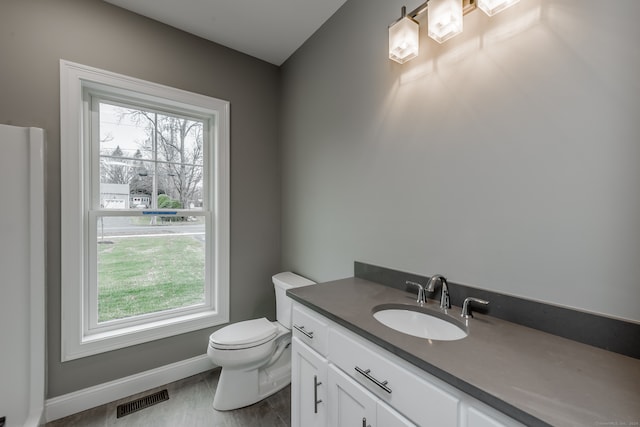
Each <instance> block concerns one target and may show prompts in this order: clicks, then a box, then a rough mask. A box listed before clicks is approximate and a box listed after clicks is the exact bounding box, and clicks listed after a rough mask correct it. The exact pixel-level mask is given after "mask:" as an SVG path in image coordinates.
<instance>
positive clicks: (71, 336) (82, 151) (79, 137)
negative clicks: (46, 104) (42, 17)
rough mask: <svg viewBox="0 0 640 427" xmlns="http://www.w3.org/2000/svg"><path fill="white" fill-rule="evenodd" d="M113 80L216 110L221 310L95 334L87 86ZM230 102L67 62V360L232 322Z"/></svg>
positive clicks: (63, 90) (113, 84) (63, 76)
mask: <svg viewBox="0 0 640 427" xmlns="http://www.w3.org/2000/svg"><path fill="white" fill-rule="evenodd" d="M92 85H93V86H98V87H105V86H108V87H109V88H110V90H111V89H112V88H113V91H114V92H120V93H122V94H127V93H131V92H133V93H135V95H136V97H137V98H139V99H140V98H141V97H142V98H144V97H146V98H147V99H148V100H151V101H153V100H155V99H163V100H170V101H171V103H172V104H174V105H176V106H183V107H184V108H185V109H191V110H194V109H195V110H200V111H202V112H203V113H205V114H212V113H213V114H215V115H216V116H217V124H216V127H215V130H216V132H215V134H214V135H213V141H214V145H215V148H214V152H213V155H212V156H211V157H210V158H211V159H213V163H214V164H213V165H212V166H213V167H210V168H209V172H210V173H211V171H212V170H216V171H217V174H216V179H214V180H213V182H214V185H215V188H214V189H213V191H214V192H215V194H216V198H215V200H213V201H212V203H211V211H212V214H213V218H212V227H213V228H212V233H211V234H212V235H213V236H215V239H211V240H212V241H211V244H212V245H213V257H214V259H213V265H212V270H213V275H212V276H213V277H212V281H213V287H212V290H215V292H216V296H215V298H214V300H215V301H216V307H215V308H207V309H203V310H202V311H200V312H197V313H190V314H183V315H180V314H179V310H178V314H177V315H176V316H175V317H171V318H162V319H159V320H155V321H151V322H148V323H145V324H142V325H134V326H127V327H122V328H118V329H115V330H107V331H101V332H97V333H88V330H87V325H86V324H85V323H86V322H85V315H84V309H83V307H84V301H83V298H85V297H86V290H87V288H86V280H87V277H86V276H87V275H86V267H85V265H84V261H83V260H84V259H85V255H84V254H85V253H87V251H88V248H87V241H88V240H87V238H86V236H87V233H89V227H88V220H87V218H88V215H86V211H85V210H86V209H87V208H86V206H85V204H84V202H83V200H84V195H85V194H86V192H85V191H86V188H85V183H84V179H83V176H84V165H85V157H84V156H86V154H87V150H88V149H89V148H88V147H89V145H88V144H87V143H86V142H85V141H88V138H89V135H88V132H87V131H86V130H85V128H84V126H83V114H84V112H83V111H84V101H83V90H84V89H85V88H87V87H92ZM229 151H230V150H229V102H227V101H223V100H219V99H215V98H211V97H208V96H204V95H199V94H195V93H191V92H187V91H183V90H180V89H175V88H171V87H167V86H163V85H159V84H155V83H151V82H147V81H144V80H140V79H136V78H132V77H127V76H123V75H120V74H116V73H111V72H108V71H104V70H100V69H97V68H93V67H88V66H84V65H80V64H76V63H73V62H69V61H65V60H60V166H61V177H60V185H61V189H60V190H61V203H62V206H61V213H62V218H61V261H62V263H61V278H62V284H61V287H62V296H61V300H62V302H61V305H62V316H61V317H62V319H61V327H62V343H61V344H62V345H61V359H62V361H63V362H64V361H68V360H73V359H78V358H81V357H85V356H89V355H93V354H98V353H102V352H106V351H110V350H115V349H118V348H123V347H128V346H131V345H135V344H141V343H144V342H149V341H153V340H157V339H160V338H166V337H169V336H173V335H178V334H182V333H186V332H190V331H194V330H198V329H203V328H207V327H211V326H215V325H220V324H223V323H227V322H228V321H229V247H230V244H229V223H230V215H229V201H230V197H229V192H230V190H229V181H230V178H229V174H230V171H229Z"/></svg>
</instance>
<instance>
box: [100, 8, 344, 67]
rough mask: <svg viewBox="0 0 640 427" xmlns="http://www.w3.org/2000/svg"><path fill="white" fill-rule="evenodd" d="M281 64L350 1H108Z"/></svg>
mask: <svg viewBox="0 0 640 427" xmlns="http://www.w3.org/2000/svg"><path fill="white" fill-rule="evenodd" d="M104 1H106V2H108V3H111V4H114V5H116V6H120V7H122V8H124V9H127V10H130V11H132V12H135V13H137V14H140V15H143V16H146V17H148V18H151V19H154V20H156V21H160V22H162V23H165V24H167V25H170V26H172V27H175V28H179V29H181V30H184V31H186V32H189V33H192V34H195V35H197V36H200V37H202V38H205V39H207V40H211V41H213V42H216V43H219V44H221V45H223V46H227V47H229V48H231V49H234V50H238V51H240V52H243V53H246V54H247V55H251V56H254V57H256V58H259V59H262V60H264V61H267V62H270V63H272V64H275V65H281V64H282V63H283V62H284V61H286V59H287V58H289V56H291V54H292V53H293V52H295V51H296V50H297V49H298V48H299V47H300V46H302V44H303V43H304V42H305V41H306V40H307V39H308V38H309V37H310V36H311V35H312V34H313V33H314V32H315V31H316V30H317V29H318V28H320V27H321V26H322V24H324V22H325V21H326V20H327V19H329V18H330V17H331V15H333V14H334V12H335V11H337V10H338V9H339V8H340V6H342V5H343V4H344V3H345V1H346V0H179V1H176V0H104Z"/></svg>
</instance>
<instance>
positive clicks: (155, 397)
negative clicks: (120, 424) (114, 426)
mask: <svg viewBox="0 0 640 427" xmlns="http://www.w3.org/2000/svg"><path fill="white" fill-rule="evenodd" d="M165 400H169V392H168V391H167V390H166V389H165V390H161V391H159V392H157V393H153V394H150V395H148V396H145V397H141V398H140V399H136V400H132V401H131V402H127V403H123V404H122V405H118V415H117V418H122V417H124V416H127V415H129V414H133V413H134V412H137V411H140V410H142V409H144V408H148V407H149V406H153V405H155V404H157V403H160V402H164V401H165Z"/></svg>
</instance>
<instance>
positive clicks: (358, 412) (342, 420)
mask: <svg viewBox="0 0 640 427" xmlns="http://www.w3.org/2000/svg"><path fill="white" fill-rule="evenodd" d="M328 379H329V408H330V410H329V425H330V426H331V427H376V426H377V425H378V424H377V423H376V405H377V400H378V399H377V398H376V397H375V396H374V395H373V394H371V393H370V392H368V391H367V390H365V389H364V388H363V387H362V386H361V385H360V384H358V383H357V382H355V381H354V380H353V379H351V378H349V377H348V376H347V375H346V374H344V373H343V372H342V371H341V370H340V369H339V368H336V367H335V366H333V365H330V366H329V374H328ZM380 427H383V426H382V425H380ZM384 427H386V426H384Z"/></svg>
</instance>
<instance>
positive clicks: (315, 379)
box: [313, 375, 322, 414]
mask: <svg viewBox="0 0 640 427" xmlns="http://www.w3.org/2000/svg"><path fill="white" fill-rule="evenodd" d="M320 384H322V383H321V382H320V381H318V376H317V375H314V376H313V413H314V414H317V413H318V403H322V399H320V400H318V386H319V385H320Z"/></svg>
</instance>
